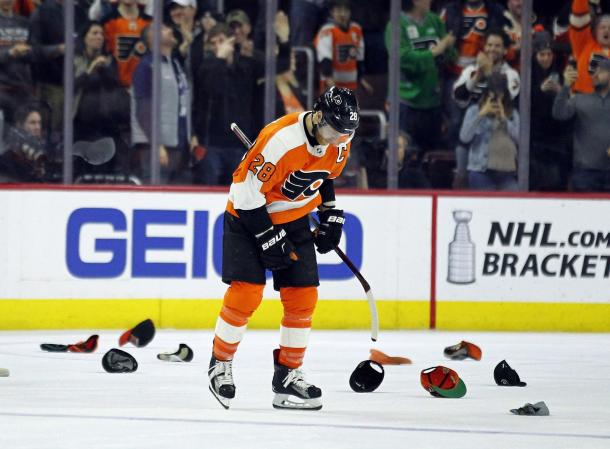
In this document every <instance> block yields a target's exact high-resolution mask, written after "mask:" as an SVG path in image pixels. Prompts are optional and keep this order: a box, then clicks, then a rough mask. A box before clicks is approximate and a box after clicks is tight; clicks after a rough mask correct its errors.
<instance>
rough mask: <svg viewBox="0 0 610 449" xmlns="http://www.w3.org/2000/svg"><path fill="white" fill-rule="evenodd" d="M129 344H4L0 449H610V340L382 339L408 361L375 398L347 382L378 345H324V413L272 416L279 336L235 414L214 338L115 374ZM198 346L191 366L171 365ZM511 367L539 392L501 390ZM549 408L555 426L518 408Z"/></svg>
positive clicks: (144, 351) (258, 335)
mask: <svg viewBox="0 0 610 449" xmlns="http://www.w3.org/2000/svg"><path fill="white" fill-rule="evenodd" d="M92 333H99V334H100V347H99V348H98V350H97V351H96V352H95V353H93V354H72V353H55V354H53V353H45V352H42V351H40V349H39V347H38V345H39V344H40V343H43V342H49V343H74V342H76V341H79V340H84V339H85V338H87V337H88V336H89V335H90V334H92ZM119 334H120V332H118V331H102V332H95V331H37V332H0V367H4V368H9V369H10V373H11V374H10V377H8V378H0V449H9V448H10V449H25V448H27V449H76V448H78V449H101V448H117V449H119V448H120V449H127V448H138V449H139V448H142V449H157V448H158V449H161V448H162V449H174V448H175V449H190V448H197V449H202V448H219V449H225V448H230V449H233V448H253V449H256V448H261V449H262V448H265V449H275V448H277V449H287V448H294V449H299V448H320V449H325V448H331V449H342V448H346V449H347V448H349V449H355V448H380V449H384V448H403V447H404V448H412V449H425V448H451V449H460V448H469V449H479V448H481V449H483V448H485V449H490V448H499V449H502V448H510V449H519V448H536V449H561V448H570V449H576V448H606V449H608V448H610V334H552V333H549V334H532V333H478V332H459V333H458V332H382V333H381V334H380V339H379V342H378V343H377V344H376V345H375V347H376V348H378V349H380V350H382V351H384V352H386V353H388V354H390V355H400V356H405V357H409V358H411V359H412V360H413V361H414V364H413V365H411V366H400V367H395V366H390V367H386V377H385V380H384V381H383V383H382V384H381V386H380V387H379V389H378V390H377V391H376V392H374V393H360V394H358V393H354V392H352V391H351V390H350V388H349V385H348V378H349V375H350V374H351V372H352V370H353V369H354V368H355V367H356V365H357V363H358V362H359V361H361V360H364V359H366V358H368V350H369V349H370V347H371V342H370V340H369V339H368V333H367V332H345V331H336V332H328V331H316V330H314V331H313V332H312V336H311V344H310V346H309V350H308V354H307V358H306V363H305V366H304V369H305V371H306V373H307V376H308V380H310V381H312V382H313V383H315V384H317V385H318V386H320V387H321V388H322V390H323V399H324V408H323V409H322V410H321V411H319V412H312V411H291V410H288V411H286V410H274V409H273V408H272V407H271V399H272V393H271V376H272V356H271V351H272V349H273V348H274V347H275V345H276V343H277V333H276V332H263V331H248V333H247V334H246V338H245V340H244V342H243V343H242V345H241V347H240V350H239V352H238V354H237V358H236V360H235V378H236V384H237V397H236V399H235V400H234V402H233V404H232V407H231V409H230V410H224V409H222V408H221V407H220V405H219V404H218V403H217V402H216V400H215V399H214V398H213V397H212V395H211V394H210V393H209V391H208V389H207V388H208V384H207V376H206V368H207V364H208V362H209V354H210V350H211V341H212V333H211V331H171V330H160V331H158V333H157V336H156V337H155V339H154V340H153V342H152V343H151V344H150V345H149V346H148V347H146V348H135V347H133V346H127V347H126V349H127V351H128V352H130V353H131V354H133V355H134V356H135V357H136V359H137V360H138V362H139V364H140V367H139V369H138V371H137V372H136V373H132V374H108V373H106V372H105V371H104V370H103V369H102V366H101V357H102V355H103V353H104V352H105V351H106V350H108V349H110V348H111V347H116V345H117V339H118V336H119ZM462 339H464V340H468V341H472V342H473V343H476V344H478V345H479V346H480V347H481V348H482V350H483V359H482V360H481V361H480V362H475V361H472V360H466V361H460V362H452V361H450V360H447V359H445V358H444V357H443V348H444V347H445V346H449V345H452V344H455V343H457V342H459V341H460V340H462ZM181 342H184V343H187V344H189V345H190V346H191V347H192V348H193V350H194V352H195V359H194V360H193V362H191V363H182V364H178V363H167V362H161V361H159V360H157V359H156V354H157V353H158V352H163V351H169V350H172V351H173V350H175V349H177V348H178V344H179V343H181ZM502 359H506V360H507V361H508V362H509V364H510V365H511V366H512V367H513V368H515V369H516V370H517V372H518V373H519V375H520V376H521V379H522V380H524V381H525V382H527V384H528V385H527V387H525V388H518V387H498V386H496V385H495V383H494V380H493V368H494V367H495V365H496V364H497V363H498V362H499V361H500V360H502ZM439 364H442V365H445V366H449V367H451V368H453V369H455V370H456V371H457V372H458V373H459V375H460V377H462V378H463V379H464V381H465V383H466V385H467V387H468V393H467V395H466V396H465V397H464V398H462V399H440V398H433V397H432V396H430V395H429V394H428V393H427V392H425V391H424V390H423V389H422V387H421V386H420V384H419V372H420V371H421V370H422V369H424V368H428V367H430V366H434V365H439ZM538 401H545V402H546V404H547V405H548V407H549V409H550V411H551V416H548V417H537V416H534V417H529V416H514V415H512V414H510V413H509V409H510V408H516V407H520V406H522V405H523V404H524V403H525V402H531V403H534V402H538Z"/></svg>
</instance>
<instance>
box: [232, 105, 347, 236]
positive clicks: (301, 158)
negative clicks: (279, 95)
mask: <svg viewBox="0 0 610 449" xmlns="http://www.w3.org/2000/svg"><path fill="white" fill-rule="evenodd" d="M307 114H308V112H301V113H293V114H288V115H285V116H284V117H281V118H279V119H277V120H275V121H274V122H271V123H270V124H269V125H267V126H266V127H265V128H263V130H262V131H261V132H260V134H259V135H258V137H257V138H256V141H255V142H254V144H253V145H252V148H251V149H250V150H249V151H248V152H247V153H246V154H245V156H244V158H243V159H242V161H241V163H240V164H239V166H238V167H237V169H236V170H235V172H234V173H233V183H232V184H231V189H230V191H229V201H228V203H227V211H228V212H229V213H231V214H233V215H235V216H239V215H238V213H237V212H236V209H238V210H239V209H242V210H252V209H256V208H259V207H261V206H266V208H267V212H268V213H269V215H270V217H271V221H272V222H273V223H274V224H282V223H288V222H290V221H294V220H297V219H299V218H301V217H303V216H305V215H307V214H308V213H309V212H311V211H312V210H314V209H315V208H316V207H317V206H318V205H319V204H320V202H321V197H320V192H319V191H318V189H319V188H320V186H321V185H322V183H323V182H324V180H325V179H334V178H336V177H337V176H339V175H340V174H341V171H342V170H343V168H344V167H345V164H346V162H347V158H348V155H349V151H350V146H351V142H347V143H345V144H341V145H339V146H335V145H328V146H312V145H310V144H309V141H308V140H307V135H306V134H305V123H304V119H305V117H306V116H307Z"/></svg>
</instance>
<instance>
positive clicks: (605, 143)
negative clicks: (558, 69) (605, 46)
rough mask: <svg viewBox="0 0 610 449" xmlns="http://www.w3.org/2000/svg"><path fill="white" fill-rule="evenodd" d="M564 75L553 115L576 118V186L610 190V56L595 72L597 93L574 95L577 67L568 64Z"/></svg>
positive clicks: (581, 190) (594, 86)
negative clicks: (571, 90)
mask: <svg viewBox="0 0 610 449" xmlns="http://www.w3.org/2000/svg"><path fill="white" fill-rule="evenodd" d="M563 76H564V84H563V88H562V89H561V90H560V91H559V94H558V95H557V97H556V98H555V102H554V104H553V116H554V117H555V118H556V119H558V120H570V119H572V118H573V119H574V133H573V136H574V137H573V138H574V157H573V164H574V170H573V173H572V188H573V189H574V190H575V191H577V192H610V126H609V123H610V121H609V120H608V117H610V59H605V60H602V61H601V62H600V63H599V64H598V65H597V67H596V69H595V71H594V72H593V76H592V81H593V88H594V92H593V93H590V94H581V93H577V94H576V95H574V96H570V89H571V87H572V85H573V84H574V83H575V82H576V79H577V78H578V72H577V70H576V68H574V66H572V65H568V66H567V68H566V70H565V72H564V75H563Z"/></svg>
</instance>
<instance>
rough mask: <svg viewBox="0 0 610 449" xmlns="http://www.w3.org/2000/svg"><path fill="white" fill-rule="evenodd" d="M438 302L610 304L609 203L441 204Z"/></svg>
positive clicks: (451, 201) (479, 200)
mask: <svg viewBox="0 0 610 449" xmlns="http://www.w3.org/2000/svg"><path fill="white" fill-rule="evenodd" d="M437 223H438V226H437V229H438V234H437V285H438V288H437V296H438V299H439V300H481V301H498V300H502V301H541V302H546V301H549V302H557V301H560V302H610V292H609V291H608V285H609V278H610V224H609V223H610V202H607V201H599V200H597V201H596V200H572V199H565V200H558V199H513V198H461V197H455V198H453V197H450V198H442V197H441V198H439V201H438V215H437Z"/></svg>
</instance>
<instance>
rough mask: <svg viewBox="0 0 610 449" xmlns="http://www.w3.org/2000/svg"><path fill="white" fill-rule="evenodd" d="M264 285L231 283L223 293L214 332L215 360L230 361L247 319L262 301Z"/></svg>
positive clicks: (243, 332) (243, 331) (245, 326)
mask: <svg viewBox="0 0 610 449" xmlns="http://www.w3.org/2000/svg"><path fill="white" fill-rule="evenodd" d="M264 288H265V286H264V285H258V284H251V283H249V282H238V281H233V282H231V286H230V287H229V288H228V289H227V292H226V293H225V297H224V301H223V303H222V309H221V310H220V316H219V317H218V320H216V330H215V331H214V349H213V350H212V352H213V354H214V357H215V358H216V359H217V360H232V359H233V356H234V355H235V352H236V351H237V347H238V346H239V343H240V342H241V340H242V338H243V336H244V334H245V332H246V328H247V326H248V319H249V318H250V317H251V316H252V314H253V313H254V311H255V310H256V309H257V308H258V306H259V304H260V303H261V300H262V299H263V289H264Z"/></svg>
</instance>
